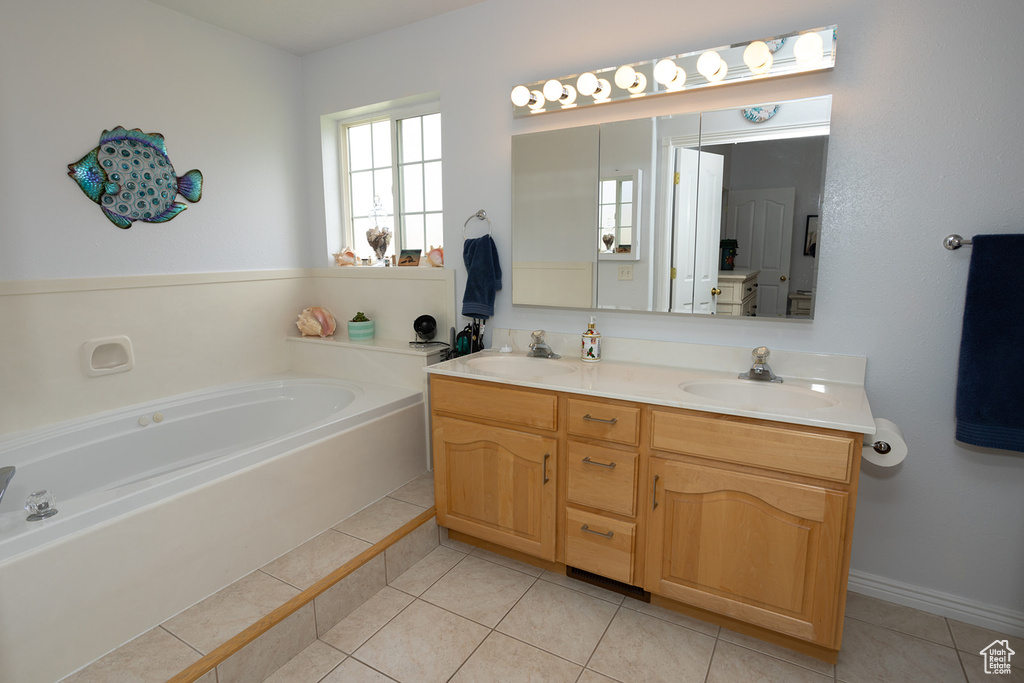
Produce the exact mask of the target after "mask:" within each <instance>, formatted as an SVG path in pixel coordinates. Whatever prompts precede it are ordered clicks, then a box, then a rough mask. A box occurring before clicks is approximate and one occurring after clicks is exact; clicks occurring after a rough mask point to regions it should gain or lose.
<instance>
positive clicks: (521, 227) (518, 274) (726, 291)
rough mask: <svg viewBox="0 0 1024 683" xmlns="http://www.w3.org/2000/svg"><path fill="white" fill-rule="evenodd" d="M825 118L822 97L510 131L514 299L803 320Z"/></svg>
mask: <svg viewBox="0 0 1024 683" xmlns="http://www.w3.org/2000/svg"><path fill="white" fill-rule="evenodd" d="M830 118H831V96H826V97H819V98H811V99H805V100H794V101H787V102H773V103H770V104H767V105H765V104H762V105H755V106H748V107H735V108H731V109H725V110H718V111H709V112H701V113H686V114H680V115H670V116H661V117H657V118H647V119H635V120H628V121H615V122H609V123H602V124H601V125H600V126H585V127H581V128H570V129H563V130H557V131H546V132H544V133H530V134H525V135H517V136H514V137H513V139H512V148H513V258H512V261H513V264H512V270H513V280H512V294H513V304H531V305H541V306H559V307H579V308H605V309H620V310H638V311H655V312H671V313H688V314H704V315H728V316H741V315H742V316H756V317H761V318H771V319H779V318H786V317H788V318H803V319H809V318H811V317H812V314H813V305H814V298H815V296H814V292H815V289H816V285H817V258H816V257H817V253H818V251H819V249H820V246H819V243H820V241H821V239H822V235H821V230H820V224H819V223H818V216H820V215H821V210H822V193H823V188H824V178H825V165H826V163H825V162H826V155H827V149H828V133H829V125H830ZM583 131H586V132H585V133H584V132H583ZM590 145H593V146H594V147H595V148H597V151H596V152H595V151H594V149H593V148H592V147H591V146H590ZM553 157H554V158H553ZM648 178H649V179H650V181H649V182H648ZM587 183H591V185H590V189H589V191H588V190H587V188H586V185H587ZM567 184H571V185H573V187H571V188H567V187H563V186H565V185H567ZM588 222H589V225H588ZM812 222H813V223H814V225H815V226H816V227H815V231H814V232H815V234H814V235H813V238H812V236H811V235H810V228H809V227H808V226H809V225H811V224H812ZM595 236H596V237H597V239H594V237H595ZM812 239H813V245H814V246H813V248H808V247H807V245H808V244H809V240H812ZM723 241H724V244H725V247H726V248H725V250H724V251H723ZM623 260H627V261H629V262H630V263H631V264H632V268H630V269H626V270H623V269H622V268H619V264H618V263H617V262H619V261H623ZM624 273H627V274H628V275H629V276H630V277H623V274H624Z"/></svg>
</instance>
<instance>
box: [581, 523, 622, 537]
mask: <svg viewBox="0 0 1024 683" xmlns="http://www.w3.org/2000/svg"><path fill="white" fill-rule="evenodd" d="M580 531H586V532H587V533H588V534H594V535H595V536H601V537H603V538H611V537H612V536H614V535H615V532H614V531H609V532H607V533H603V534H602V533H601V532H600V531H594V530H593V529H591V528H590V527H589V526H587V525H586V524H584V525H583V526H581V527H580Z"/></svg>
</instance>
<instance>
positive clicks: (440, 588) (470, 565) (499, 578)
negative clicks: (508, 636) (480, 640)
mask: <svg viewBox="0 0 1024 683" xmlns="http://www.w3.org/2000/svg"><path fill="white" fill-rule="evenodd" d="M536 580H537V579H535V578H534V577H532V576H529V575H528V574H523V573H522V572H517V571H516V570H515V569H509V568H507V567H502V566H501V565H497V564H494V563H493V562H488V561H487V560H481V559H479V558H476V557H473V556H472V555H469V556H467V557H465V558H464V559H463V560H462V561H461V562H459V563H458V564H457V565H455V566H454V567H453V568H452V569H451V571H449V572H448V573H447V574H445V575H444V576H443V577H441V579H440V580H438V581H437V583H435V584H434V585H433V586H431V587H430V589H429V590H427V591H426V592H425V593H424V594H423V595H422V596H421V597H422V599H423V600H426V601H427V602H429V603H432V604H434V605H437V606H438V607H441V608H442V609H446V610H448V611H450V612H455V613H456V614H458V615H460V616H463V617H466V618H467V619H472V620H473V621H475V622H477V623H478V624H483V625H484V626H488V627H490V628H494V627H495V626H497V625H498V622H499V621H501V620H502V619H503V618H504V617H505V615H506V614H508V611H509V610H510V609H512V607H513V606H514V605H515V604H516V602H517V601H518V600H519V598H521V597H523V594H524V593H526V591H527V590H529V589H530V586H532V585H533V583H534V582H535V581H536ZM577 673H578V672H577Z"/></svg>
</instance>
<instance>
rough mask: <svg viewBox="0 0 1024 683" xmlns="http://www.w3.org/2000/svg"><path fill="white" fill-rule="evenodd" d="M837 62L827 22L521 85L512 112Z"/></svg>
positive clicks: (669, 90)
mask: <svg viewBox="0 0 1024 683" xmlns="http://www.w3.org/2000/svg"><path fill="white" fill-rule="evenodd" d="M835 64H836V26H835V25H833V26H825V27H822V28H815V29H810V30H806V31H794V32H793V33H787V34H786V35H783V36H775V37H774V38H765V39H763V40H752V41H750V42H747V43H735V44H733V45H725V46H723V47H716V48H712V49H710V50H699V51H697V52H687V53H686V54H679V55H672V56H670V57H663V58H661V59H650V60H647V61H644V62H636V63H634V64H624V65H622V66H619V67H614V66H609V67H605V68H603V69H595V70H594V71H587V72H586V73H582V74H573V75H572V76H563V77H562V78H552V79H547V80H544V81H537V82H535V83H527V84H523V85H517V86H516V87H515V88H513V89H512V114H513V116H515V117H516V118H519V117H522V116H529V115H531V114H541V113H543V112H551V111H561V110H562V109H569V108H573V107H585V106H589V105H592V104H604V103H605V102H615V101H618V100H627V99H631V98H637V97H646V96H651V95H664V94H667V93H674V92H682V91H684V90H695V89H697V88H706V87H709V86H713V85H721V84H723V83H742V82H744V81H751V80H755V79H761V78H774V77H776V76H787V75H790V74H796V73H806V72H810V71H823V70H825V69H831V68H833V67H834V66H835Z"/></svg>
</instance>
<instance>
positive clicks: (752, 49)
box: [743, 40, 774, 74]
mask: <svg viewBox="0 0 1024 683" xmlns="http://www.w3.org/2000/svg"><path fill="white" fill-rule="evenodd" d="M743 61H744V62H745V63H746V65H747V68H749V69H750V72H751V73H755V74H766V73H768V70H769V69H771V68H772V62H773V61H774V58H773V57H772V51H771V50H769V49H768V45H767V44H766V43H765V42H764V41H761V40H755V41H754V42H752V43H751V44H750V45H747V49H745V50H744V51H743Z"/></svg>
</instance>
